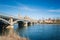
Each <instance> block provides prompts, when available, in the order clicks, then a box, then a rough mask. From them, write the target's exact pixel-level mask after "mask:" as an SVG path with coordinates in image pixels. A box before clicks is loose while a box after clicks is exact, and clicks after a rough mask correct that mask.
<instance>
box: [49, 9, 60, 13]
mask: <svg viewBox="0 0 60 40" xmlns="http://www.w3.org/2000/svg"><path fill="white" fill-rule="evenodd" d="M48 12H60V9H56V10H48Z"/></svg>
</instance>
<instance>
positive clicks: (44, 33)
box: [14, 24, 60, 40]
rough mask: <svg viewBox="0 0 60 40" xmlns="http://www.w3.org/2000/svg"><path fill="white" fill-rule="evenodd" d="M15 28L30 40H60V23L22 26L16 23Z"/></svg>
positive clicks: (20, 34)
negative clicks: (19, 26)
mask: <svg viewBox="0 0 60 40" xmlns="http://www.w3.org/2000/svg"><path fill="white" fill-rule="evenodd" d="M14 30H15V32H16V33H17V34H19V36H21V37H25V38H29V40H60V24H37V25H32V26H28V27H22V28H18V25H14Z"/></svg>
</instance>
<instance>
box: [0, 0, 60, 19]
mask: <svg viewBox="0 0 60 40" xmlns="http://www.w3.org/2000/svg"><path fill="white" fill-rule="evenodd" d="M0 14H3V15H13V16H16V17H17V15H18V14H21V15H22V16H29V17H31V18H35V19H40V18H56V17H60V0H0Z"/></svg>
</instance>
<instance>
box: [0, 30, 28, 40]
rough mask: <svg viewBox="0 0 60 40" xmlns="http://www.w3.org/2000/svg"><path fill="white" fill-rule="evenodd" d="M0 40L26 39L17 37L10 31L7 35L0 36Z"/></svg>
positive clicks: (25, 39)
mask: <svg viewBox="0 0 60 40" xmlns="http://www.w3.org/2000/svg"><path fill="white" fill-rule="evenodd" d="M0 40H28V39H27V38H22V37H20V36H18V35H17V34H16V33H15V32H14V31H13V30H10V31H9V34H8V35H3V36H0Z"/></svg>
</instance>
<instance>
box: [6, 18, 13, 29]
mask: <svg viewBox="0 0 60 40" xmlns="http://www.w3.org/2000/svg"><path fill="white" fill-rule="evenodd" d="M9 23H10V25H9V26H7V28H10V29H11V28H14V26H13V17H10V20H9Z"/></svg>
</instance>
